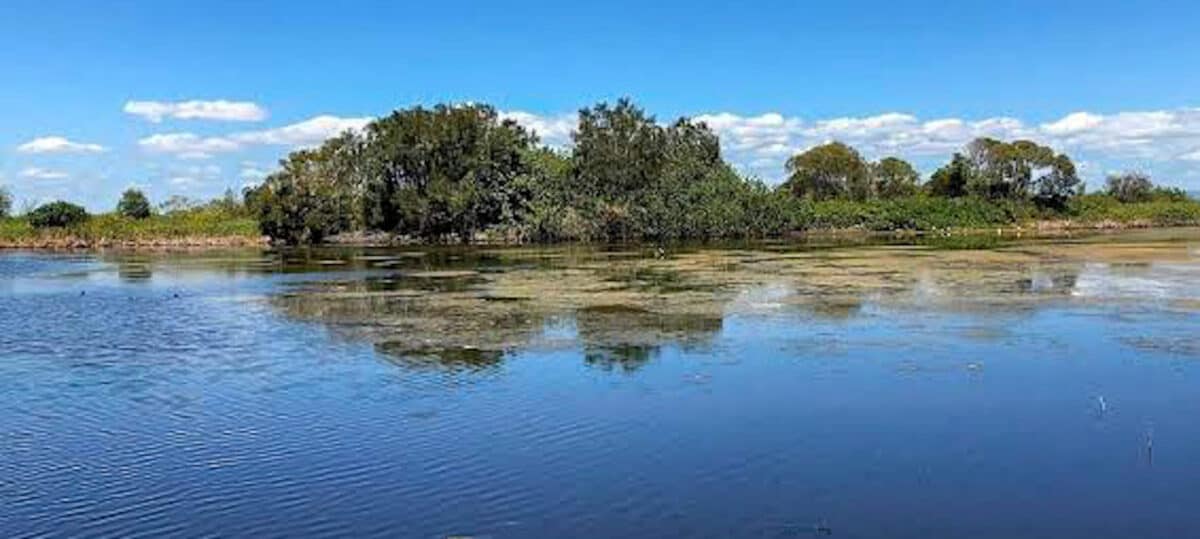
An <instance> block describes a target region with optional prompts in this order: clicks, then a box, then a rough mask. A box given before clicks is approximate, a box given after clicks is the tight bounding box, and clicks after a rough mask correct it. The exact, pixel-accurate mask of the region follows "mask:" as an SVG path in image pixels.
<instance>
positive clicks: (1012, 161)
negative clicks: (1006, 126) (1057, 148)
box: [966, 138, 1082, 207]
mask: <svg viewBox="0 0 1200 539" xmlns="http://www.w3.org/2000/svg"><path fill="white" fill-rule="evenodd" d="M966 158H967V164H968V166H969V171H970V172H969V174H968V176H967V192H969V193H970V194H973V195H977V196H981V197H984V198H991V199H1005V198H1007V199H1030V198H1032V199H1033V200H1034V201H1035V202H1037V203H1038V204H1040V205H1044V206H1050V207H1062V205H1063V204H1065V203H1066V201H1067V200H1068V199H1070V198H1071V197H1073V196H1075V195H1077V194H1079V192H1080V189H1081V187H1082V182H1081V181H1080V179H1079V177H1078V176H1077V175H1076V173H1075V164H1074V163H1072V162H1071V159H1070V158H1069V157H1067V156H1066V155H1064V154H1056V153H1055V152H1054V150H1053V149H1051V148H1049V147H1046V146H1041V145H1039V144H1037V143H1035V142H1033V141H1029V140H1018V141H1014V142H1011V143H1009V142H1001V141H999V140H995V139H991V138H978V139H975V140H974V141H972V142H971V143H970V144H968V145H967V154H966Z"/></svg>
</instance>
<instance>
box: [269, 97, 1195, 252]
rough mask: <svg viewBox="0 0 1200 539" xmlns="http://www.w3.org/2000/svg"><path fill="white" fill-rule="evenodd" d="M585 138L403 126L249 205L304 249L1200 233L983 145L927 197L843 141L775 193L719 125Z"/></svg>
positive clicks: (484, 114)
mask: <svg viewBox="0 0 1200 539" xmlns="http://www.w3.org/2000/svg"><path fill="white" fill-rule="evenodd" d="M573 139H574V140H573V142H574V143H573V144H572V146H571V148H570V150H569V151H557V150H552V149H548V148H544V147H541V146H539V144H538V141H537V139H536V137H535V136H534V135H533V134H532V133H529V132H527V131H526V130H525V129H523V128H522V127H521V126H519V125H517V124H516V123H515V122H512V121H509V120H503V119H501V118H500V116H499V115H498V114H497V113H496V111H495V110H494V109H492V108H491V107H488V106H486V105H460V106H449V105H439V106H437V107H434V108H432V109H425V108H422V107H416V108H412V109H406V110H398V111H395V112H393V113H392V114H391V115H389V116H387V117H384V118H382V119H379V120H376V121H375V122H372V123H371V124H369V125H368V126H367V127H366V128H365V129H364V130H363V131H362V132H358V133H350V132H348V133H343V134H341V135H340V136H338V137H335V138H333V139H331V140H329V141H327V142H326V143H325V144H324V145H322V146H321V147H319V148H316V149H313V150H303V151H299V152H295V153H293V154H291V155H290V156H288V157H287V158H286V159H285V160H283V161H282V162H281V169H280V171H279V172H276V173H275V174H273V175H271V176H269V177H268V178H267V179H266V181H265V182H264V183H263V184H262V185H261V186H260V187H258V188H256V189H252V190H250V191H247V193H246V199H247V203H248V204H249V205H250V206H251V208H252V209H253V211H254V213H255V215H256V216H257V218H258V220H259V222H260V224H261V226H262V230H263V232H264V233H265V234H267V235H269V236H271V237H272V238H275V239H277V240H281V241H285V242H288V243H310V242H318V241H321V240H322V239H324V238H327V237H329V236H331V235H336V234H339V233H344V232H364V231H379V232H384V233H389V234H395V235H398V236H401V237H409V238H414V239H420V240H423V241H471V240H474V239H476V238H477V237H479V235H480V234H483V235H484V236H485V237H487V238H490V239H502V240H509V241H541V242H553V241H601V242H602V241H638V240H649V241H672V240H684V239H713V238H755V237H765V236H779V235H783V234H787V233H790V232H795V231H803V230H813V229H842V228H855V229H865V230H881V231H885V230H900V229H903V230H935V229H947V228H982V227H995V226H1007V225H1015V224H1021V223H1023V222H1026V221H1031V220H1064V221H1065V220H1074V221H1079V222H1081V223H1104V222H1107V221H1116V222H1120V223H1133V224H1194V223H1200V220H1197V219H1196V217H1195V216H1196V209H1197V208H1200V203H1197V202H1195V201H1191V200H1187V199H1186V198H1185V197H1180V198H1178V199H1171V200H1169V201H1168V200H1166V198H1165V197H1166V196H1167V194H1169V193H1174V192H1173V191H1166V190H1162V189H1155V188H1153V186H1152V185H1150V187H1146V186H1145V185H1142V183H1138V182H1134V184H1135V185H1131V186H1126V185H1125V183H1128V182H1125V183H1120V182H1118V183H1120V185H1116V184H1112V183H1111V182H1110V188H1109V191H1110V192H1109V194H1107V195H1089V196H1086V197H1085V196H1084V195H1083V187H1084V186H1083V182H1082V181H1081V180H1080V179H1079V177H1078V175H1077V174H1076V169H1075V165H1074V163H1073V162H1072V161H1071V159H1070V158H1069V157H1068V156H1066V155H1065V154H1062V153H1056V152H1055V151H1054V150H1052V149H1050V148H1048V147H1045V146H1041V145H1039V144H1036V143H1034V142H1031V141H1027V140H1018V141H1013V142H1003V141H999V140H994V139H989V138H980V139H977V140H975V141H973V142H971V143H970V144H968V145H967V147H966V148H964V149H963V151H962V152H961V153H956V154H954V156H953V157H952V158H951V160H950V162H949V163H947V164H946V165H945V166H943V167H942V168H940V169H938V170H937V171H936V172H934V174H933V175H932V177H931V178H930V180H929V182H927V183H925V184H924V185H922V184H921V182H920V175H919V174H918V172H917V171H916V169H915V168H913V166H912V165H911V164H909V163H908V162H906V161H904V160H902V159H900V158H897V157H884V158H882V159H880V160H878V161H876V162H870V161H868V160H866V159H864V158H863V157H862V155H861V154H860V153H859V152H858V151H857V150H856V149H854V148H852V147H850V146H847V145H846V144H843V143H840V142H831V143H828V144H824V145H820V146H817V147H815V148H811V149H809V150H807V151H805V152H802V153H800V154H797V155H795V156H793V157H792V158H790V159H789V160H788V161H787V172H788V178H787V180H786V181H785V182H784V183H783V184H782V185H781V186H779V187H778V188H771V187H769V186H767V185H766V184H764V183H762V182H760V181H758V180H756V179H753V178H746V177H743V176H742V175H740V174H738V173H737V172H736V171H735V170H734V169H733V168H732V167H731V166H730V165H729V164H728V163H726V162H725V161H724V160H723V159H722V158H721V151H720V141H719V140H718V138H717V136H716V134H714V133H713V132H712V131H710V130H709V129H708V127H707V126H705V125H704V124H702V123H698V122H694V121H692V120H690V119H688V118H680V119H678V120H675V121H674V122H672V123H669V124H665V125H664V124H660V123H659V122H658V121H657V120H656V119H655V118H654V117H653V116H651V115H649V114H647V113H646V112H645V111H643V110H642V109H640V108H638V107H637V106H635V105H634V104H633V103H631V102H630V101H629V100H626V99H622V100H620V101H618V102H617V103H616V104H611V105H610V104H607V103H600V104H598V105H596V106H593V107H591V108H587V109H583V110H581V111H580V112H579V123H578V126H577V128H576V130H575V132H574V133H573ZM1144 179H1145V183H1146V184H1149V179H1148V178H1144ZM1127 191H1129V192H1134V193H1150V195H1145V196H1143V194H1134V195H1129V194H1126V192H1127Z"/></svg>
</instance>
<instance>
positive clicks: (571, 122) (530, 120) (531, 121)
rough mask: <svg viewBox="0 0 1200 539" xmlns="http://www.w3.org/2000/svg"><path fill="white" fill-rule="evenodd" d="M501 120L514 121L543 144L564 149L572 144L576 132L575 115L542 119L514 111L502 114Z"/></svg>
mask: <svg viewBox="0 0 1200 539" xmlns="http://www.w3.org/2000/svg"><path fill="white" fill-rule="evenodd" d="M499 116H500V119H501V120H512V121H514V122H517V123H518V124H521V126H523V127H525V128H526V129H529V130H531V131H533V132H534V133H536V134H537V136H538V138H539V139H541V142H542V144H545V145H546V146H551V147H555V148H562V147H564V146H566V145H568V144H570V142H571V132H572V131H574V130H575V126H576V123H577V122H578V120H577V119H576V117H575V115H574V114H560V115H558V116H547V117H542V116H538V115H536V114H533V113H529V112H521V111H513V112H503V111H502V112H500V113H499Z"/></svg>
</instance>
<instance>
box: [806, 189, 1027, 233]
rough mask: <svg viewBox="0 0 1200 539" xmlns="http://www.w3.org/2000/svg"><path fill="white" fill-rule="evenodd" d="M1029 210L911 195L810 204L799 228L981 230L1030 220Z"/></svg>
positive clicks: (1024, 206) (980, 201) (1016, 205)
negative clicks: (895, 197) (884, 198)
mask: <svg viewBox="0 0 1200 539" xmlns="http://www.w3.org/2000/svg"><path fill="white" fill-rule="evenodd" d="M1033 210H1034V209H1033V208H1031V207H1030V206H1029V205H1028V204H1023V203H1018V202H1004V201H989V200H985V199H982V198H978V197H962V198H956V199H950V198H936V197H928V196H913V197H907V198H899V199H891V200H870V201H862V202H860V201H851V200H828V201H821V202H814V203H811V204H810V206H809V208H808V211H807V212H806V215H805V216H804V218H803V219H802V220H801V222H800V223H798V224H799V225H800V227H801V228H806V229H842V228H859V229H865V230H874V231H890V230H936V229H946V228H983V227H992V226H997V225H1007V224H1012V223H1015V222H1019V221H1021V220H1025V219H1028V218H1030V217H1031V216H1032V215H1033Z"/></svg>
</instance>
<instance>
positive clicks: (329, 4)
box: [0, 0, 1200, 211]
mask: <svg viewBox="0 0 1200 539" xmlns="http://www.w3.org/2000/svg"><path fill="white" fill-rule="evenodd" d="M1198 27H1200V3H1197V2H1153V1H1143V2H1137V3H1134V2H1108V1H1103V0H1098V1H1089V2H1082V1H1073V0H1062V1H1052V0H1042V1H1040V2H1026V1H1009V2H1006V1H1001V0H993V1H990V2H971V1H961V2H924V1H922V2H905V1H900V0H890V1H859V2H855V1H845V2H801V1H792V2H739V3H733V2H728V3H725V2H707V1H700V0H697V1H690V2H676V1H665V0H664V1H658V2H647V1H645V0H642V1H639V2H622V1H607V2H603V3H594V4H591V3H584V2H563V1H561V0H559V1H556V2H499V1H492V2H460V1H457V0H441V1H438V2H365V1H351V0H344V1H338V2H333V1H330V0H324V1H308V0H291V1H286V2H285V1H278V2H276V1H267V0H263V1H253V2H245V1H239V2H225V1H210V0H205V1H198V0H193V1H180V0H156V1H149V0H147V1H142V2H130V1H120V0H108V1H105V2H96V1H71V2H68V1H56V0H38V1H27V0H5V1H4V2H0V72H2V73H3V74H2V75H0V185H4V186H5V187H6V188H7V189H9V190H10V191H11V192H12V193H13V194H14V197H15V198H16V200H17V203H18V206H21V205H25V206H28V205H30V204H35V203H38V202H43V201H47V200H51V199H58V198H64V199H68V200H73V201H76V202H80V203H83V204H85V205H86V206H88V207H89V208H90V209H93V210H96V211H100V210H107V209H111V208H112V207H113V206H115V204H116V200H117V198H118V196H119V194H120V192H121V191H122V190H124V189H125V188H128V187H131V186H134V187H138V188H141V189H143V190H145V191H146V192H147V193H148V194H149V195H150V196H151V198H152V199H155V200H163V199H164V198H166V197H167V196H170V195H184V196H189V197H194V198H206V197H211V196H215V195H218V194H220V193H222V192H224V191H225V189H227V188H233V189H235V190H240V189H241V187H243V186H244V185H247V184H252V183H254V182H256V181H260V180H261V178H262V177H263V176H264V175H265V174H267V173H269V172H270V171H271V170H273V168H274V167H275V166H276V163H277V162H278V160H279V159H280V158H281V157H283V156H285V155H286V154H287V152H289V151H291V150H294V149H296V148H300V147H305V146H309V145H314V144H318V143H319V142H320V141H321V140H322V139H324V138H325V137H327V136H330V135H332V134H335V133H337V132H339V131H341V130H344V129H353V128H357V127H360V126H361V125H363V124H364V123H366V122H367V121H369V120H370V119H371V118H373V117H377V116H381V115H384V114H387V113H388V112H390V111H391V110H394V109H397V108H405V107H410V106H414V105H432V104H436V103H440V102H449V103H461V102H484V103H489V104H491V105H493V106H495V107H496V108H497V109H498V110H500V111H502V113H503V114H504V115H505V116H506V117H510V118H513V119H516V120H517V121H519V122H521V123H523V124H525V125H527V126H529V127H530V128H532V129H535V130H537V131H538V133H539V135H540V136H541V138H542V141H543V142H544V143H546V144H549V145H553V146H557V147H567V146H569V144H570V132H571V128H572V126H573V125H574V122H575V113H576V112H577V111H578V109H579V108H582V107H586V106H589V105H591V104H594V103H596V102H599V101H612V100H615V99H617V98H619V97H623V96H628V97H630V98H632V99H633V100H634V101H635V102H636V103H638V104H639V105H640V106H642V107H644V108H645V109H646V110H647V111H648V112H650V113H652V114H654V115H655V116H656V117H657V118H658V120H659V121H661V122H668V121H671V120H673V119H675V118H677V117H679V116H689V117H695V118H699V119H701V120H703V121H705V122H706V123H707V124H708V125H709V126H710V127H711V128H713V129H714V130H715V131H716V132H717V133H718V134H719V135H720V136H721V142H722V151H723V152H724V154H725V157H726V158H727V159H728V160H730V161H731V162H732V163H734V164H735V165H736V166H737V167H738V168H739V169H740V170H741V171H743V172H744V173H746V174H748V175H753V176H756V177H759V178H761V179H763V180H765V181H768V182H772V183H773V182H778V181H780V180H781V179H782V178H783V177H784V175H785V172H784V167H783V163H784V162H785V161H786V159H787V157H788V156H790V155H792V154H794V153H796V152H799V151H803V150H804V149H806V148H808V147H811V146H813V145H815V144H819V143H822V142H827V141H830V140H840V141H843V142H846V143H849V144H852V145H855V146H856V147H858V148H859V149H860V150H861V151H862V152H863V154H864V155H865V156H866V157H868V158H871V159H877V158H879V157H883V156H887V155H896V156H900V157H903V158H906V159H909V160H910V161H912V162H914V163H915V164H916V165H917V166H918V169H919V170H921V171H922V172H923V173H925V174H928V173H930V172H932V171H933V170H934V169H936V167H937V166H939V165H940V164H941V163H944V162H945V161H947V160H948V159H949V157H950V155H951V153H952V152H954V151H955V150H956V149H959V148H961V147H962V146H963V145H964V144H965V143H966V142H967V141H969V140H970V139H971V138H974V137H976V136H992V137H996V138H1002V139H1015V138H1029V139H1033V140H1036V141H1038V142H1041V143H1044V144H1049V145H1051V146H1053V147H1054V148H1056V149H1058V150H1060V151H1064V152H1067V153H1068V154H1069V155H1071V156H1072V157H1073V158H1074V159H1075V161H1076V163H1077V165H1078V166H1079V168H1080V171H1081V175H1082V176H1083V177H1084V178H1085V180H1087V182H1088V184H1089V186H1091V187H1093V188H1095V187H1097V186H1099V185H1100V184H1102V182H1103V178H1104V176H1105V175H1106V174H1108V173H1111V172H1115V171H1118V170H1126V169H1136V170H1141V171H1145V172H1149V173H1150V174H1151V175H1152V176H1153V177H1154V178H1155V180H1156V181H1159V182H1161V183H1165V184H1170V185H1176V186H1180V187H1184V188H1187V189H1192V190H1196V189H1200V31H1197V28H1198Z"/></svg>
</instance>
